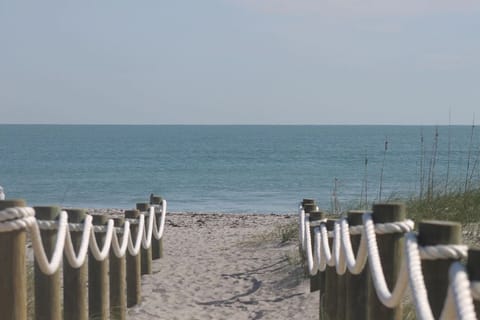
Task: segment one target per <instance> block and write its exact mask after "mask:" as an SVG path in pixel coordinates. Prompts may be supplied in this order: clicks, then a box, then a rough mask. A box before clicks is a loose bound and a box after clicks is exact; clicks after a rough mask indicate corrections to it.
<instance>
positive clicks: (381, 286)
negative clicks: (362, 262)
mask: <svg viewBox="0 0 480 320" xmlns="http://www.w3.org/2000/svg"><path fill="white" fill-rule="evenodd" d="M363 225H364V227H365V234H366V237H367V248H368V262H369V266H370V274H371V275H372V281H373V284H374V287H375V291H376V293H377V297H378V299H379V300H380V301H381V302H382V303H383V304H384V305H385V306H387V307H389V308H394V307H396V306H397V305H398V304H399V303H400V302H401V299H402V296H403V293H404V292H405V289H406V287H407V278H408V277H407V272H406V269H405V265H404V263H402V266H401V268H400V273H399V275H398V279H397V281H396V284H395V286H394V289H393V291H392V292H390V290H389V289H388V286H387V282H386V281H385V275H384V273H383V268H382V263H381V260H380V254H379V253H378V245H377V237H376V234H375V226H374V224H373V219H372V215H371V214H370V213H364V214H363ZM401 228H402V227H400V228H398V229H401ZM394 229H395V230H397V228H395V227H392V228H390V230H394ZM384 231H387V232H390V231H389V230H387V229H385V230H384Z"/></svg>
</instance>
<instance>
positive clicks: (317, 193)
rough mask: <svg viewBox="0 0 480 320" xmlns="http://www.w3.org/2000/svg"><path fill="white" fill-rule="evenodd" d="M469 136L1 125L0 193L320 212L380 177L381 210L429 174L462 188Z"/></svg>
mask: <svg viewBox="0 0 480 320" xmlns="http://www.w3.org/2000/svg"><path fill="white" fill-rule="evenodd" d="M471 130H472V128H471V127H470V126H452V127H449V126H440V127H438V143H437V151H435V148H434V145H435V143H434V137H435V127H430V126H426V127H418V126H194V125H192V126H164V125H161V126H120V125H119V126H117V125H114V126H110V125H89V126H83V125H75V126H73V125H0V185H2V186H3V187H4V189H5V191H6V194H7V197H8V198H24V199H26V200H27V203H28V204H29V205H49V204H59V205H62V206H68V207H89V208H91V207H95V208H104V207H114V208H132V207H134V206H135V203H136V202H144V201H145V200H147V199H148V196H149V194H150V193H152V192H153V193H155V194H160V195H162V196H164V197H165V198H166V199H167V200H169V208H170V210H171V211H199V212H247V213H254V212H259V213H270V212H278V213H287V212H294V211H296V207H297V203H298V202H299V200H301V199H302V198H304V197H310V198H315V199H317V201H318V202H319V203H320V205H321V206H322V207H324V208H325V209H327V210H329V209H330V206H331V199H332V193H333V192H334V191H336V194H337V197H338V199H339V201H340V204H341V205H342V206H347V205H350V204H352V203H358V202H359V201H360V199H361V197H362V199H364V198H365V195H366V196H367V199H368V201H378V197H379V191H380V180H381V179H380V177H381V172H382V168H383V178H382V198H389V197H392V196H408V195H411V194H414V193H418V192H419V190H420V185H421V183H420V181H421V180H422V179H421V176H422V175H421V172H423V173H424V175H428V172H429V168H432V167H433V168H434V170H433V176H434V180H433V181H434V184H435V185H436V186H437V188H443V187H442V186H443V183H444V181H445V179H446V176H447V172H448V174H449V180H450V181H455V183H457V185H459V184H462V183H463V182H464V181H465V177H466V170H467V166H468V158H469V156H468V154H469V149H471V148H470V137H471ZM474 133H475V134H474V139H473V147H474V149H473V151H472V152H471V156H470V158H471V161H470V168H472V167H473V166H474V162H475V159H478V150H479V148H478V146H479V144H478V137H477V136H478V135H477V134H476V132H474ZM422 135H423V137H424V140H423V143H422V142H421V137H422ZM385 140H387V141H388V145H387V150H386V151H385ZM449 141H450V143H449ZM449 145H450V147H449ZM449 150H450V151H449ZM435 153H436V154H437V156H436V157H435V159H436V160H435V164H434V165H433V164H432V163H431V162H430V160H431V159H432V154H435ZM366 160H367V161H366ZM422 160H423V166H422ZM366 163H367V164H366ZM382 164H383V165H382ZM422 167H423V168H422ZM447 168H449V169H448V170H447ZM475 179H477V181H478V168H477V169H476V175H475ZM424 180H425V181H426V180H427V178H425V179H424ZM335 181H336V183H335ZM335 184H336V188H334V185H335ZM365 185H366V188H365ZM365 190H366V191H365Z"/></svg>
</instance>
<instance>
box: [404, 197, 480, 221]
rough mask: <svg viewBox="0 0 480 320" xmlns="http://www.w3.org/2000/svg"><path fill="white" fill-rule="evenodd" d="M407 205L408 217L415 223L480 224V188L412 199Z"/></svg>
mask: <svg viewBox="0 0 480 320" xmlns="http://www.w3.org/2000/svg"><path fill="white" fill-rule="evenodd" d="M406 205H407V210H408V211H407V212H408V216H409V217H410V218H411V219H414V220H415V221H421V220H447V221H456V222H460V223H461V224H463V225H465V224H469V223H478V222H480V188H475V189H471V190H468V191H451V192H447V193H438V194H436V195H433V196H432V197H430V198H419V197H418V198H411V199H409V200H407V201H406Z"/></svg>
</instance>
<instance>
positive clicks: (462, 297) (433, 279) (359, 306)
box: [298, 199, 480, 320]
mask: <svg viewBox="0 0 480 320" xmlns="http://www.w3.org/2000/svg"><path fill="white" fill-rule="evenodd" d="M298 216H299V239H300V247H301V249H302V252H303V254H304V257H305V260H306V270H307V271H308V273H309V275H310V288H311V291H317V290H318V291H320V308H319V315H320V319H329V320H330V319H339V320H341V319H403V318H404V315H403V306H404V305H405V303H404V302H405V301H408V299H411V301H412V303H413V305H414V312H415V315H416V319H422V320H423V319H425V320H430V319H462V320H464V319H477V315H476V314H477V313H478V311H479V306H480V303H479V301H480V281H479V280H480V270H479V269H480V268H479V263H480V250H478V249H469V248H468V247H467V246H466V245H463V244H462V243H461V234H462V232H461V226H460V224H458V223H453V222H445V221H422V222H420V223H418V225H417V226H416V227H417V231H414V228H415V224H414V222H413V221H412V220H409V219H407V218H406V209H405V206H404V205H403V204H376V205H374V206H373V210H372V212H366V211H350V212H348V213H347V214H345V215H343V216H341V217H339V218H338V219H326V218H325V214H324V213H323V212H321V211H318V208H317V207H316V206H315V205H314V201H313V200H307V199H305V200H304V201H303V202H302V204H301V205H300V207H299V215H298ZM465 263H466V265H465Z"/></svg>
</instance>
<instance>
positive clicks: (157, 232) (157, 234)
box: [153, 199, 167, 240]
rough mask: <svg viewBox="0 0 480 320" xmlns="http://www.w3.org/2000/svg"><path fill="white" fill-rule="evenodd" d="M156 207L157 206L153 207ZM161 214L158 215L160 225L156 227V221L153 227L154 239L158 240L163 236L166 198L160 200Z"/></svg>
mask: <svg viewBox="0 0 480 320" xmlns="http://www.w3.org/2000/svg"><path fill="white" fill-rule="evenodd" d="M155 208H157V207H155ZM161 208H162V214H161V215H160V226H159V227H158V229H157V227H156V225H157V224H156V223H155V224H154V228H153V236H154V237H155V239H157V240H160V239H161V238H162V237H163V231H164V230H165V218H166V214H167V200H165V199H164V200H162V207H161Z"/></svg>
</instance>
